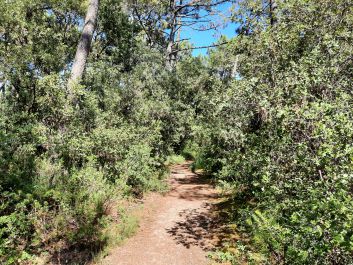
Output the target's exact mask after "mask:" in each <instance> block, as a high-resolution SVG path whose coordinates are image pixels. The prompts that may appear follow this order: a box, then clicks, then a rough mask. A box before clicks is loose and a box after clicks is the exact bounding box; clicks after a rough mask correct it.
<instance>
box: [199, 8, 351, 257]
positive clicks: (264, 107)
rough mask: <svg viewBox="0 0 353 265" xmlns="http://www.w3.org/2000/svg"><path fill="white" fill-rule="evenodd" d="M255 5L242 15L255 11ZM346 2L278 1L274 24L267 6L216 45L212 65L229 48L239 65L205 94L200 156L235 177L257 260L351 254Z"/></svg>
mask: <svg viewBox="0 0 353 265" xmlns="http://www.w3.org/2000/svg"><path fill="white" fill-rule="evenodd" d="M251 7H252V8H254V9H253V10H251V9H250V6H247V2H244V6H243V7H242V9H239V10H238V11H237V12H239V13H238V14H235V15H236V17H239V19H240V20H241V18H242V17H244V16H245V17H246V16H252V15H254V16H256V13H251V12H252V11H254V12H256V10H257V9H256V7H255V6H251ZM348 10H351V6H350V5H349V3H348V2H347V1H319V2H314V1H295V2H294V1H289V2H288V1H287V2H286V1H283V2H282V1H278V7H277V9H276V11H275V16H276V23H275V24H273V25H271V24H269V19H268V17H266V16H267V13H265V14H263V17H262V19H263V20H257V21H256V22H255V21H254V22H253V23H251V22H250V24H249V25H248V26H249V27H250V29H249V31H250V32H251V33H249V34H248V35H246V34H245V35H240V36H238V37H236V38H235V39H234V40H232V42H231V44H230V45H229V46H228V47H227V48H221V49H219V50H218V51H214V52H212V53H213V54H211V61H210V67H211V69H212V67H214V68H213V69H217V68H216V67H217V66H218V65H220V63H219V61H221V62H222V60H223V62H224V63H223V65H225V66H227V61H224V57H225V58H227V59H228V58H233V59H234V60H237V64H238V69H237V77H236V78H235V79H234V80H230V79H229V78H228V79H227V78H224V77H222V76H220V77H219V79H220V83H219V84H218V85H216V86H214V88H213V92H212V93H211V94H210V96H209V97H206V98H205V99H204V102H205V103H204V104H208V106H210V107H209V109H208V111H205V112H204V114H203V115H204V117H200V124H202V125H201V128H202V129H201V130H200V133H199V134H200V136H201V137H199V139H200V146H201V149H202V150H203V151H202V157H201V158H202V159H203V164H204V165H205V166H206V169H207V170H209V171H210V172H213V173H214V174H215V176H217V177H218V178H219V179H220V180H221V181H222V182H224V183H225V182H227V183H231V185H234V186H235V187H236V190H237V192H236V194H234V205H237V207H235V208H234V209H233V213H232V218H233V221H234V222H235V223H237V224H239V226H240V228H243V229H245V230H244V231H246V232H247V234H248V235H250V236H251V238H252V240H253V241H252V242H253V246H255V248H252V250H249V253H250V254H251V252H255V253H256V252H257V253H261V254H262V255H263V258H261V259H258V260H257V262H255V261H253V262H255V263H256V264H257V263H264V264H267V263H274V264H309V263H314V264H351V263H353V260H352V251H353V248H352V246H353V245H352V244H353V234H352V226H353V219H352V216H353V215H352V214H353V212H352V210H353V207H352V206H353V205H352V183H353V182H352V180H353V179H352V177H353V160H352V157H353V142H352V139H353V129H352V128H353V123H352V117H353V108H352V106H353V97H352V72H351V71H350V70H349V69H351V68H352V57H351V54H352V51H353V50H352V47H353V46H352V44H351V43H352V35H351V26H352V16H351V14H349V11H348ZM247 21H248V20H247ZM219 54H223V56H221V55H219ZM224 54H226V56H224ZM227 55H228V56H227ZM228 60H229V59H228ZM225 68H226V67H225ZM224 70H225V71H227V69H224ZM210 102H214V104H210ZM240 202H241V203H240ZM239 203H240V204H239ZM244 242H245V241H244ZM249 253H248V254H249ZM250 254H249V255H248V256H247V259H248V261H249V262H250V261H251V259H252V258H251V255H250ZM254 255H255V254H254V253H253V256H254ZM261 260H262V261H261Z"/></svg>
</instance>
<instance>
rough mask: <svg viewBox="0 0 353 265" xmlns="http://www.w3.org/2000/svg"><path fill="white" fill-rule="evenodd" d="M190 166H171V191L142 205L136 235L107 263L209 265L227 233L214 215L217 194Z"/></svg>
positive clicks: (155, 195) (153, 195) (147, 200)
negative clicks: (210, 256) (213, 253)
mask: <svg viewBox="0 0 353 265" xmlns="http://www.w3.org/2000/svg"><path fill="white" fill-rule="evenodd" d="M189 165H190V162H186V163H184V164H181V165H176V166H173V167H172V168H171V170H172V174H171V177H170V180H169V183H170V187H171V190H170V192H168V193H167V194H165V195H164V196H163V195H160V194H151V195H150V196H148V197H147V198H146V199H145V201H144V210H143V213H142V218H141V224H140V228H139V231H138V232H137V234H136V235H135V236H134V237H132V238H130V239H128V240H127V241H126V243H125V244H124V245H123V246H121V247H118V248H116V249H114V250H113V251H111V254H110V255H108V256H107V257H106V258H105V259H104V260H103V261H102V264H104V265H206V264H209V261H208V259H207V253H208V252H209V251H212V250H214V249H215V248H216V247H218V246H220V244H221V243H222V236H220V235H221V234H224V235H226V234H227V233H226V232H225V231H220V230H222V227H221V226H220V225H218V222H217V221H216V220H217V218H215V216H214V215H213V211H212V208H213V204H214V203H215V201H216V199H217V197H218V195H217V192H216V190H215V189H214V187H213V186H212V185H210V184H209V183H208V182H207V181H206V180H205V178H203V177H202V176H201V175H198V174H195V173H192V172H191V171H190V170H189Z"/></svg>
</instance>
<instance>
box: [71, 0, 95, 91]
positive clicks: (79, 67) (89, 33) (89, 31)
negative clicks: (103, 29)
mask: <svg viewBox="0 0 353 265" xmlns="http://www.w3.org/2000/svg"><path fill="white" fill-rule="evenodd" d="M98 5H99V0H90V2H89V6H88V9H87V13H86V18H85V24H84V25H83V30H82V34H81V38H80V41H79V43H78V45H77V50H76V55H75V60H74V63H73V65H72V70H71V77H70V79H69V82H68V88H69V93H70V94H72V86H73V85H75V84H77V83H79V82H80V81H81V79H82V75H83V71H84V70H85V65H86V61H87V57H88V54H89V51H90V48H91V42H92V37H93V33H94V31H95V26H96V21H97V16H98Z"/></svg>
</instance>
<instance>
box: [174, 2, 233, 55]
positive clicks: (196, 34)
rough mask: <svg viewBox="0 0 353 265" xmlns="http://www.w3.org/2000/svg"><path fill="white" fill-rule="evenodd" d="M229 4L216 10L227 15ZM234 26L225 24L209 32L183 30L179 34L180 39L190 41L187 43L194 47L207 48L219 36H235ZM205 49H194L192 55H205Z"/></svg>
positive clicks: (217, 18) (215, 19) (216, 19)
mask: <svg viewBox="0 0 353 265" xmlns="http://www.w3.org/2000/svg"><path fill="white" fill-rule="evenodd" d="M230 7H231V5H230V4H223V5H221V6H219V8H218V10H219V11H221V12H222V13H224V14H227V13H228V14H229V8H230ZM213 19H214V21H215V22H216V21H219V20H220V18H219V17H214V18H213ZM236 27H237V26H236V24H234V23H225V24H224V26H223V27H220V28H218V29H217V30H210V31H197V30H193V29H191V28H186V27H185V28H183V31H182V32H181V38H182V39H190V40H189V42H190V43H192V44H193V45H194V46H195V47H199V46H208V45H212V44H213V43H215V42H216V41H217V40H218V39H219V37H220V36H221V35H224V36H227V37H229V38H231V37H234V36H235V34H236V33H235V30H236ZM206 53H207V49H195V50H193V55H194V56H197V55H199V54H203V55H205V54H206Z"/></svg>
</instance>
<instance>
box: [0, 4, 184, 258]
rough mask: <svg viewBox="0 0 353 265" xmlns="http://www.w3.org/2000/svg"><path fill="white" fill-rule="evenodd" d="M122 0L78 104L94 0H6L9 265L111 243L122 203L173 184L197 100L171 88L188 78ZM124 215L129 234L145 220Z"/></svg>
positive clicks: (5, 225)
mask: <svg viewBox="0 0 353 265" xmlns="http://www.w3.org/2000/svg"><path fill="white" fill-rule="evenodd" d="M120 2H121V1H114V0H113V1H111V0H109V1H102V2H101V8H100V18H99V24H98V28H97V32H96V38H95V40H94V44H93V47H92V52H91V54H90V57H89V60H88V65H87V67H86V73H85V78H84V81H83V82H82V84H80V85H78V86H76V87H74V89H73V93H74V94H75V98H76V99H77V100H76V101H75V102H74V103H72V102H71V101H70V100H69V98H70V97H69V95H68V91H67V87H66V83H67V72H68V70H69V68H70V64H71V62H72V59H73V55H74V51H75V49H76V45H77V40H78V37H79V25H80V23H81V22H82V19H83V18H82V15H83V12H82V9H84V8H82V7H81V6H80V5H79V4H78V2H75V1H46V2H45V3H44V2H41V1H17V2H11V3H10V2H9V3H8V1H2V2H0V5H1V6H4V7H6V10H5V12H4V16H2V17H1V18H0V22H1V23H0V62H1V65H0V78H1V79H0V86H1V87H0V111H1V115H0V189H1V194H0V263H1V264H21V263H23V262H25V260H28V262H31V260H33V259H34V258H35V257H36V256H40V254H41V253H42V252H47V253H48V254H49V256H55V254H56V253H60V252H62V251H65V250H66V251H67V250H69V249H71V250H74V249H76V250H80V249H86V250H87V251H88V252H92V253H94V252H96V251H97V250H100V249H102V248H103V246H104V245H105V244H107V243H109V241H110V239H107V235H106V234H107V229H106V226H107V225H108V224H110V223H111V222H109V217H108V215H109V213H108V212H109V211H108V210H109V208H110V206H111V204H113V203H114V201H116V200H117V199H122V198H126V197H128V196H138V197H140V196H143V193H144V192H146V191H151V190H156V191H164V190H166V187H165V183H164V182H163V179H164V178H165V175H166V172H167V170H166V167H165V165H164V161H165V159H166V157H167V156H168V155H169V154H171V153H174V152H175V151H177V149H180V148H181V146H182V145H183V141H184V139H185V138H186V137H187V135H188V133H189V127H188V126H189V120H188V119H189V118H188V117H189V115H188V111H189V110H190V109H191V108H188V106H186V105H181V103H180V102H177V101H176V100H174V99H173V98H172V97H171V95H173V93H174V91H176V88H177V86H178V85H179V84H180V82H179V80H178V79H176V78H175V77H174V75H173V74H172V73H171V72H169V71H166V69H165V64H164V58H163V56H162V55H161V54H160V52H158V51H156V50H152V49H150V48H147V47H146V45H145V43H144V42H143V41H142V40H141V38H139V35H140V31H141V29H140V26H137V25H136V24H134V23H132V22H131V21H130V20H129V18H128V16H127V15H126V14H124V13H123V12H122V8H121V6H120ZM12 14H13V15H12ZM3 80H4V81H3ZM175 81H176V83H175ZM169 88H170V89H169ZM124 218H129V217H124ZM120 224H121V225H123V224H126V227H122V228H121V229H118V230H119V231H118V233H121V235H120V237H122V238H124V237H125V236H128V235H130V234H132V231H133V230H134V227H136V221H134V220H126V222H125V221H124V220H120Z"/></svg>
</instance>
